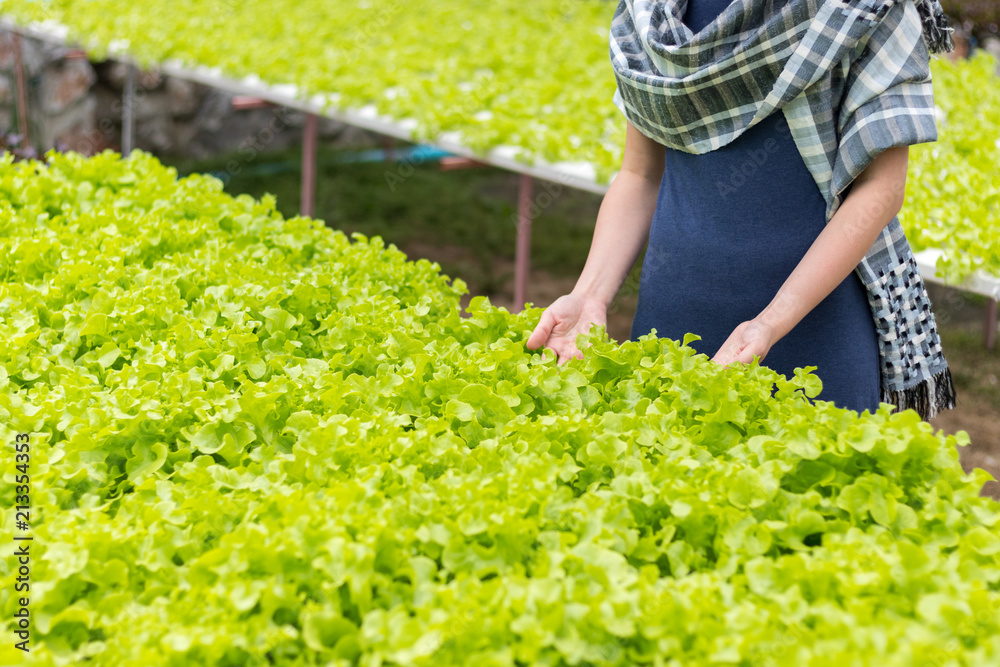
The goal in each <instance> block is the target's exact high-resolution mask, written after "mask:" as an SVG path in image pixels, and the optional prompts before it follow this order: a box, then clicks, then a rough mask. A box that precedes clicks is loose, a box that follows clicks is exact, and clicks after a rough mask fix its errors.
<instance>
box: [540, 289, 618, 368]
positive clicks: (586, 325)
mask: <svg viewBox="0 0 1000 667" xmlns="http://www.w3.org/2000/svg"><path fill="white" fill-rule="evenodd" d="M607 323H608V309H607V306H605V305H604V302H603V301H601V300H599V299H588V298H585V297H582V296H577V295H575V294H567V295H565V296H561V297H559V298H558V299H556V300H555V301H554V302H553V303H552V305H551V306H549V307H548V308H546V309H545V312H544V313H542V319H541V320H539V321H538V326H536V327H535V330H534V331H532V332H531V336H529V337H528V349H529V350H537V349H538V348H540V347H542V346H543V345H544V346H545V347H547V348H549V349H550V350H552V351H553V352H555V353H556V356H557V357H558V358H559V364H560V365H562V364H563V363H565V362H566V361H568V360H570V359H572V358H573V357H576V358H578V359H582V358H583V353H582V352H580V350H578V349H577V348H576V336H577V334H582V333H588V332H589V331H590V327H591V326H593V325H595V324H600V325H605V326H606V325H607Z"/></svg>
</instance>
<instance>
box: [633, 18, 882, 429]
mask: <svg viewBox="0 0 1000 667" xmlns="http://www.w3.org/2000/svg"><path fill="white" fill-rule="evenodd" d="M729 4H730V2H729V0H690V1H689V3H688V7H687V11H686V12H685V16H684V23H685V24H686V25H688V27H690V28H691V29H692V30H693V31H694V32H698V31H700V30H701V29H702V28H704V27H705V26H706V25H708V24H709V23H711V21H712V20H713V19H714V18H715V17H716V16H717V15H718V14H719V13H721V12H722V11H723V10H724V9H725V8H726V6H728V5H729ZM664 168H665V169H664V175H663V180H662V182H661V184H660V191H659V195H658V199H657V205H656V213H655V214H654V217H653V222H652V225H651V228H650V237H649V246H648V248H647V250H646V258H645V261H644V263H643V269H642V280H641V284H640V293H639V305H638V309H637V312H636V318H635V320H634V322H633V328H632V337H633V338H636V337H638V336H640V335H643V334H645V333H648V332H649V330H650V329H653V328H655V329H656V330H657V333H658V335H660V336H665V337H670V338H674V339H681V338H682V337H683V335H684V334H685V333H688V332H692V333H696V334H698V335H699V336H701V337H702V340H700V341H697V342H695V343H693V345H692V346H693V347H694V348H695V349H696V350H698V351H699V352H703V353H706V354H709V355H712V354H714V353H715V352H716V351H717V350H718V349H719V347H720V346H721V345H722V343H723V342H724V341H725V340H726V338H727V337H728V336H729V334H730V333H732V331H733V329H734V328H735V327H736V326H737V325H738V324H739V323H740V322H743V321H746V320H750V319H753V318H754V317H756V316H757V315H758V314H759V313H760V312H761V311H762V310H763V309H764V307H766V306H767V305H768V303H769V302H770V301H771V299H772V298H773V297H774V295H775V294H776V293H777V291H778V290H779V289H780V288H781V286H782V284H783V283H784V282H785V280H787V278H788V276H789V275H790V274H791V273H792V271H793V270H794V269H795V267H796V266H797V265H798V263H799V261H800V260H801V259H802V257H803V256H804V255H805V254H806V251H807V250H808V249H809V247H810V246H811V245H812V243H813V242H814V241H815V240H816V237H817V236H818V235H819V233H820V232H821V231H822V230H823V228H824V226H825V224H826V202H825V201H824V199H823V197H822V195H821V193H820V191H819V188H818V187H817V185H816V182H815V180H814V179H813V178H812V175H811V174H810V173H809V170H808V169H807V168H806V166H805V163H804V162H803V161H802V158H801V156H800V154H799V152H798V149H797V148H796V145H795V142H794V140H793V139H792V136H791V134H790V132H789V129H788V124H787V122H786V121H785V117H784V114H782V113H780V112H777V113H774V114H772V115H771V116H769V117H767V118H765V119H764V120H763V121H761V122H760V123H758V124H757V125H755V126H754V127H752V128H750V129H749V130H747V131H746V132H744V133H743V134H742V135H741V136H740V137H739V138H737V139H736V140H735V141H733V142H732V143H730V144H728V145H727V146H724V147H722V148H720V149H717V150H715V151H712V152H709V153H705V154H702V155H694V154H690V153H685V152H682V151H678V150H673V149H669V148H668V149H667V150H666V156H665V160H664ZM845 364H848V365H852V366H858V365H860V366H862V367H864V368H865V369H867V370H866V371H865V372H863V373H861V374H859V373H857V372H855V373H853V375H852V374H851V372H850V371H849V370H847V371H845V369H843V368H838V367H842V366H844V365H845ZM764 365H766V366H769V367H770V368H773V369H774V370H776V371H778V372H780V373H783V374H786V375H789V374H791V373H792V371H793V370H794V368H796V367H800V366H806V365H817V366H820V368H819V369H818V370H817V374H818V375H819V376H820V377H821V378H822V379H824V386H825V388H824V392H823V394H822V395H821V396H820V398H825V399H828V400H835V402H837V403H838V404H843V405H845V407H853V408H854V409H863V408H864V407H869V408H872V409H873V408H874V407H876V406H877V402H878V401H877V395H878V349H877V343H876V340H875V332H874V322H873V320H872V319H871V315H870V310H869V307H868V302H867V295H866V292H865V289H864V287H863V285H862V284H861V282H860V280H859V279H858V277H857V276H856V275H855V274H853V273H852V274H851V275H849V276H848V277H847V279H846V280H844V282H843V283H842V284H841V285H840V286H839V287H838V288H837V289H836V290H834V292H833V294H831V295H830V297H828V298H827V299H826V300H824V302H823V303H821V304H820V305H819V306H818V307H817V308H816V309H814V310H813V311H812V312H811V313H809V315H807V316H806V318H805V319H803V320H802V322H800V324H799V325H797V326H796V328H795V329H794V330H793V331H792V332H791V333H789V334H788V335H787V336H786V337H785V338H783V339H782V340H781V341H779V342H778V343H777V344H776V345H775V346H774V347H772V349H771V351H770V353H769V354H768V356H767V358H766V359H765V361H764ZM827 384H829V386H830V390H829V391H828V390H827V389H826V385H827ZM844 386H848V387H854V388H853V389H845V388H844Z"/></svg>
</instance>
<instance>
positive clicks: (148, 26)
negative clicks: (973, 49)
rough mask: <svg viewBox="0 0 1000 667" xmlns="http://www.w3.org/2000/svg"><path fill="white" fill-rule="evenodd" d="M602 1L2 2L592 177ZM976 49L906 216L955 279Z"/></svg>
mask: <svg viewBox="0 0 1000 667" xmlns="http://www.w3.org/2000/svg"><path fill="white" fill-rule="evenodd" d="M615 6H616V3H614V2H606V1H602V0H535V1H533V2H530V3H524V2H519V1H517V0H498V1H496V2H491V3H485V4H482V3H480V4H469V3H464V2H443V1H441V0H410V1H408V2H402V0H393V1H391V2H379V3H372V2H369V1H368V0H338V1H337V2H328V1H326V0H246V1H244V2H226V1H224V0H220V1H219V2H215V3H213V4H212V11H206V10H205V7H206V5H205V3H204V2H203V1H202V0H171V1H170V2H166V0H141V1H136V2H129V3H124V4H123V3H121V2H119V0H45V2H17V1H16V0H0V14H4V15H7V16H8V17H10V18H12V19H13V20H15V21H17V22H20V23H22V24H30V23H32V22H43V21H48V22H50V24H53V25H62V26H65V27H67V28H68V29H69V32H70V36H71V38H73V39H76V40H79V41H80V42H81V43H83V44H85V45H86V46H87V48H88V50H90V51H91V53H92V54H94V57H96V58H100V57H104V56H105V55H106V54H107V53H108V51H109V48H111V47H112V46H115V47H116V48H125V50H126V51H127V52H128V53H129V54H130V55H132V56H133V57H135V58H137V59H138V60H139V61H140V62H142V63H144V64H146V65H148V66H155V65H156V64H157V63H162V62H164V61H166V60H168V59H175V60H179V61H182V62H184V63H187V64H189V65H192V66H194V65H204V66H209V67H218V68H220V69H221V70H222V71H223V72H225V73H226V74H227V75H229V76H232V77H236V78H242V77H245V76H248V75H255V76H258V77H260V79H262V80H263V81H266V82H269V83H273V84H282V83H294V84H296V85H297V86H299V87H300V88H301V89H302V90H304V91H307V92H308V93H309V94H328V93H335V94H336V95H337V96H338V101H337V106H338V107H340V108H344V109H352V108H359V107H361V106H364V105H368V104H373V105H375V106H376V107H377V109H378V111H379V112H380V113H381V114H384V115H386V116H389V117H392V118H396V119H400V120H402V119H413V120H415V121H416V122H417V129H416V131H415V132H416V135H415V137H416V138H417V139H423V140H431V141H433V140H434V139H435V138H436V137H438V136H439V135H441V134H442V133H444V132H450V133H458V135H460V136H461V141H462V143H463V144H465V145H467V146H469V147H471V148H473V149H475V150H479V151H488V150H490V149H492V148H495V147H497V146H501V145H503V146H513V147H516V148H517V149H518V150H520V151H521V155H520V158H519V159H522V160H525V161H527V162H533V161H535V160H536V159H538V158H541V159H544V160H547V161H549V162H562V161H571V162H588V163H590V164H592V165H594V166H595V168H596V170H597V175H598V181H599V182H607V181H608V180H609V179H610V178H611V176H612V174H614V173H615V172H616V171H617V169H618V168H619V167H620V165H621V156H622V152H623V148H624V139H625V132H624V122H623V120H622V118H621V116H620V114H619V113H618V111H617V110H616V109H615V107H614V105H612V103H611V97H612V93H613V91H614V77H613V75H612V73H611V67H610V64H609V61H608V27H609V26H610V23H611V16H612V14H613V11H614V9H615ZM995 68H996V62H995V61H994V60H993V59H992V58H991V57H990V56H989V55H986V54H981V55H979V56H978V57H977V58H976V59H974V60H973V61H971V62H967V63H960V64H955V63H950V62H948V61H947V60H943V59H942V60H935V61H934V62H933V64H932V69H933V75H934V77H935V92H936V99H937V102H938V105H939V106H940V107H941V109H942V111H943V116H942V119H941V122H940V128H941V133H940V140H939V141H938V142H937V143H935V144H932V145H928V146H920V147H917V148H915V149H914V151H913V154H912V166H911V170H910V187H909V197H908V201H907V205H906V208H905V210H904V214H903V223H904V227H905V228H906V230H907V233H908V235H909V236H910V238H911V240H912V241H913V244H914V247H915V249H917V250H923V249H929V248H943V249H944V250H945V254H944V256H943V257H942V259H941V261H940V263H939V266H938V268H939V272H940V273H941V275H942V276H944V277H947V278H948V279H949V280H951V281H953V282H959V281H961V280H963V279H965V278H966V277H968V276H969V275H970V274H971V273H972V272H974V271H976V270H984V271H986V272H987V273H988V274H991V275H998V276H1000V235H997V234H996V233H995V230H996V229H997V228H998V226H1000V170H998V169H997V166H996V165H997V164H1000V145H998V144H997V142H998V141H1000V81H998V80H997V77H996V76H995V74H994V70H995Z"/></svg>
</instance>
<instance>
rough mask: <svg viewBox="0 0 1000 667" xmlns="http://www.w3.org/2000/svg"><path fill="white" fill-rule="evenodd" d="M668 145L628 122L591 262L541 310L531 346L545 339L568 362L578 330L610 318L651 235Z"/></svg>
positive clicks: (561, 360)
mask: <svg viewBox="0 0 1000 667" xmlns="http://www.w3.org/2000/svg"><path fill="white" fill-rule="evenodd" d="M626 122H627V121H626ZM665 150H666V149H665V148H664V147H663V145H661V144H658V143H657V142H655V141H653V140H652V139H649V138H648V137H646V136H645V135H643V134H642V133H641V132H639V131H638V130H637V129H635V127H633V126H632V124H631V123H628V125H627V129H626V133H625V153H624V156H623V159H622V168H621V171H620V172H619V174H618V176H617V177H616V178H615V180H614V182H613V183H612V184H611V186H610V187H609V188H608V192H607V194H605V195H604V201H603V202H602V203H601V209H600V211H599V213H598V215H597V224H596V226H595V228H594V239H593V241H592V242H591V245H590V253H589V254H588V255H587V263H586V265H585V266H584V268H583V272H582V273H581V274H580V278H579V280H577V282H576V286H575V287H574V288H573V291H572V292H571V293H570V294H567V295H565V296H562V297H560V298H559V299H557V300H556V301H555V302H554V303H553V304H552V305H551V306H549V307H548V308H547V309H546V310H545V312H544V313H542V318H541V320H540V321H539V323H538V326H537V327H535V330H534V331H533V332H532V334H531V336H530V337H529V338H528V348H529V349H533V350H534V349H538V348H539V347H542V346H543V345H544V346H545V347H547V348H550V349H552V350H553V351H554V352H555V353H556V354H557V356H558V357H559V363H563V362H564V361H566V360H567V359H569V358H571V357H573V356H579V355H580V351H579V350H577V349H576V336H577V334H580V333H586V332H588V331H589V330H590V328H591V326H592V325H594V324H601V325H604V324H607V307H608V304H609V303H611V300H612V299H613V298H614V296H615V294H616V293H617V292H618V290H619V289H620V288H621V286H622V283H623V282H625V278H626V276H628V273H629V271H630V270H631V269H632V266H633V265H634V264H635V261H636V259H637V258H638V257H639V253H640V252H641V251H642V247H643V246H644V245H645V244H646V241H647V240H648V239H649V226H650V223H651V222H652V219H653V212H654V211H655V210H656V197H657V193H658V191H659V187H660V179H661V178H662V177H663V162H664V157H665Z"/></svg>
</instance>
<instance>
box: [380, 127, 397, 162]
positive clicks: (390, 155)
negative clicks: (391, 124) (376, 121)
mask: <svg viewBox="0 0 1000 667" xmlns="http://www.w3.org/2000/svg"><path fill="white" fill-rule="evenodd" d="M382 150H383V151H384V156H385V160H384V161H385V162H395V161H396V140H395V139H394V138H392V137H390V136H389V135H388V134H387V135H385V137H383V138H382Z"/></svg>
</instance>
